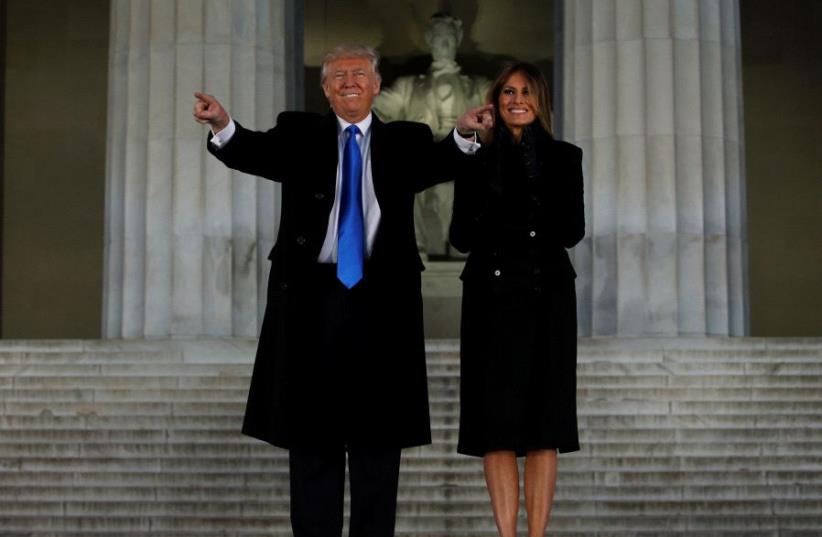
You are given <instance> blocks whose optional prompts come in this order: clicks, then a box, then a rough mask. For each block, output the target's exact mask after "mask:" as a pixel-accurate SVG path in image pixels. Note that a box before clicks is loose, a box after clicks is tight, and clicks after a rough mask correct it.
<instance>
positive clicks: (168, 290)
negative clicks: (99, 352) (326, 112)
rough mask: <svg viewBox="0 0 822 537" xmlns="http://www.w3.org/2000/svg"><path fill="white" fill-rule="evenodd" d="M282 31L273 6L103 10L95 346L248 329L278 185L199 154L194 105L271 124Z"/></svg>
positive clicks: (156, 4)
mask: <svg viewBox="0 0 822 537" xmlns="http://www.w3.org/2000/svg"><path fill="white" fill-rule="evenodd" d="M285 33H286V32H285V28H284V2H283V1H282V0H265V1H255V0H232V1H225V0H131V1H129V0H114V1H113V2H112V4H111V44H110V57H109V100H108V155H107V170H106V175H107V179H106V180H107V183H106V234H105V282H104V286H105V289H104V312H103V319H104V320H103V323H104V326H103V334H104V337H109V338H114V337H127V338H133V337H169V336H197V335H211V336H220V335H226V336H229V335H233V336H255V335H256V334H257V332H258V327H259V325H260V322H261V319H262V312H263V308H264V305H265V285H264V282H265V277H266V272H267V270H268V263H267V262H266V259H265V256H266V254H267V252H268V249H269V248H270V247H271V245H272V243H273V241H274V238H275V236H276V226H277V223H278V221H279V214H278V211H279V209H278V203H277V197H278V190H277V189H276V188H275V185H274V184H273V183H271V182H270V181H266V180H262V179H258V178H253V177H249V176H244V175H243V174H240V173H237V172H232V171H230V170H227V169H226V168H225V167H224V166H222V164H220V163H219V162H217V161H216V160H215V159H214V158H212V157H210V156H209V155H207V152H206V149H205V134H206V131H205V128H204V127H202V126H201V125H199V124H197V123H195V122H194V120H193V118H192V115H191V110H192V107H193V93H194V91H199V90H204V91H206V92H207V93H211V94H213V95H215V96H216V97H217V98H218V99H219V100H220V101H221V102H222V103H223V104H224V105H225V107H226V108H227V109H228V110H229V111H230V112H231V114H232V116H233V117H236V118H237V119H239V120H240V121H242V122H243V123H244V124H246V125H249V126H252V127H253V126H257V125H258V126H259V127H260V128H264V127H267V126H270V125H271V124H272V123H273V121H274V118H275V116H276V113H277V112H278V111H280V110H282V109H284V108H285V98H286V88H285V83H286V82H285V78H286V77H285V76H284V74H285V73H284V65H285V62H284V60H283V58H284V55H285V43H284V36H285Z"/></svg>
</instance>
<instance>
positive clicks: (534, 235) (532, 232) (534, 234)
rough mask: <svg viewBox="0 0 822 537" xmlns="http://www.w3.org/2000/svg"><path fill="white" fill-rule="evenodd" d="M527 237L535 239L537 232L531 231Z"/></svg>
mask: <svg viewBox="0 0 822 537" xmlns="http://www.w3.org/2000/svg"><path fill="white" fill-rule="evenodd" d="M528 236H529V237H536V236H537V232H536V231H531V232H530V233H528Z"/></svg>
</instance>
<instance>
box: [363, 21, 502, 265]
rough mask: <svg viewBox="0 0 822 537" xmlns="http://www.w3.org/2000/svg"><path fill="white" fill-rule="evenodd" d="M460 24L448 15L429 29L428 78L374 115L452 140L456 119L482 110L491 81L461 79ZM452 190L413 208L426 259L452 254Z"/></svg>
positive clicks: (403, 83)
mask: <svg viewBox="0 0 822 537" xmlns="http://www.w3.org/2000/svg"><path fill="white" fill-rule="evenodd" d="M462 33H463V32H462V21H461V20H460V19H458V18H456V17H452V16H451V15H449V14H447V13H436V14H434V15H433V16H432V17H431V19H430V20H429V21H428V24H427V25H426V27H425V42H426V44H427V45H428V48H429V50H430V51H431V60H432V61H431V65H430V67H429V68H428V72H427V73H425V74H420V75H413V76H404V77H400V78H399V79H397V80H396V81H395V82H394V83H393V84H392V85H391V87H390V88H387V89H385V88H384V89H383V90H382V91H381V92H380V94H379V95H378V96H377V98H376V99H374V110H375V111H376V112H377V114H378V115H379V116H380V118H381V119H383V120H385V121H393V120H398V119H404V120H409V121H419V122H421V123H425V124H426V125H428V126H429V127H431V130H432V131H433V132H434V138H435V139H437V140H440V139H442V138H444V137H446V136H448V135H450V134H451V131H452V130H453V128H454V125H455V124H456V121H457V118H458V117H459V116H460V115H461V114H462V113H463V112H464V111H466V110H468V109H469V108H472V107H475V106H479V105H480V104H482V102H483V101H484V100H485V93H486V92H487V91H488V88H489V87H490V86H491V81H490V80H488V79H487V78H483V77H475V76H468V75H466V74H464V73H462V72H461V71H462V69H461V67H460V65H459V64H458V63H457V61H456V58H457V48H458V47H459V45H460V43H461V42H462ZM453 200H454V185H453V184H452V183H443V184H438V185H436V186H434V187H433V188H429V189H428V190H426V191H425V192H421V193H420V194H419V195H418V196H417V198H416V202H415V206H414V219H415V226H416V231H417V246H418V248H419V250H420V252H421V253H423V254H428V255H439V256H442V255H446V254H456V255H457V256H459V255H460V254H458V253H457V252H449V246H448V225H449V224H450V222H451V204H452V203H453Z"/></svg>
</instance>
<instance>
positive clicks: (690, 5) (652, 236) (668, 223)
mask: <svg viewBox="0 0 822 537" xmlns="http://www.w3.org/2000/svg"><path fill="white" fill-rule="evenodd" d="M563 10H564V38H563V39H564V43H563V46H564V50H565V53H564V58H563V62H564V63H563V66H564V67H563V84H564V86H563V91H562V94H563V103H562V105H563V120H562V134H563V137H564V138H566V139H568V140H570V141H573V142H575V143H577V144H578V145H580V146H581V147H582V148H583V150H584V151H585V155H586V157H585V162H584V167H585V181H586V184H585V187H586V188H585V192H586V200H585V201H586V209H587V215H586V218H587V222H586V224H587V230H588V236H587V237H586V239H585V240H584V241H583V242H582V243H581V244H580V245H579V246H577V248H576V250H575V252H574V256H575V264H576V267H577V271H578V273H579V275H580V276H579V279H578V291H579V321H580V332H581V333H582V334H586V335H745V334H746V333H747V327H748V313H747V286H746V279H747V278H746V265H745V264H746V253H745V250H746V233H745V191H744V168H743V151H744V150H743V141H742V138H741V132H742V93H741V87H740V81H741V67H740V45H739V6H738V2H737V0H578V1H573V2H571V1H566V2H564V4H563Z"/></svg>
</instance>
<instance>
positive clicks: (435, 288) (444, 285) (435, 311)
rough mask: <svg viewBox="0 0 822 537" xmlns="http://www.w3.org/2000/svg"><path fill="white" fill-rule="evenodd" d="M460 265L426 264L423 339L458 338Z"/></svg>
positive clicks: (444, 263)
mask: <svg viewBox="0 0 822 537" xmlns="http://www.w3.org/2000/svg"><path fill="white" fill-rule="evenodd" d="M464 265H465V263H464V262H463V261H426V262H425V270H424V271H423V273H422V304H423V315H424V319H425V322H424V325H425V337H426V339H443V338H458V337H459V334H460V302H461V301H462V282H461V281H460V279H459V276H460V273H461V272H462V268H463V266H464Z"/></svg>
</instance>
